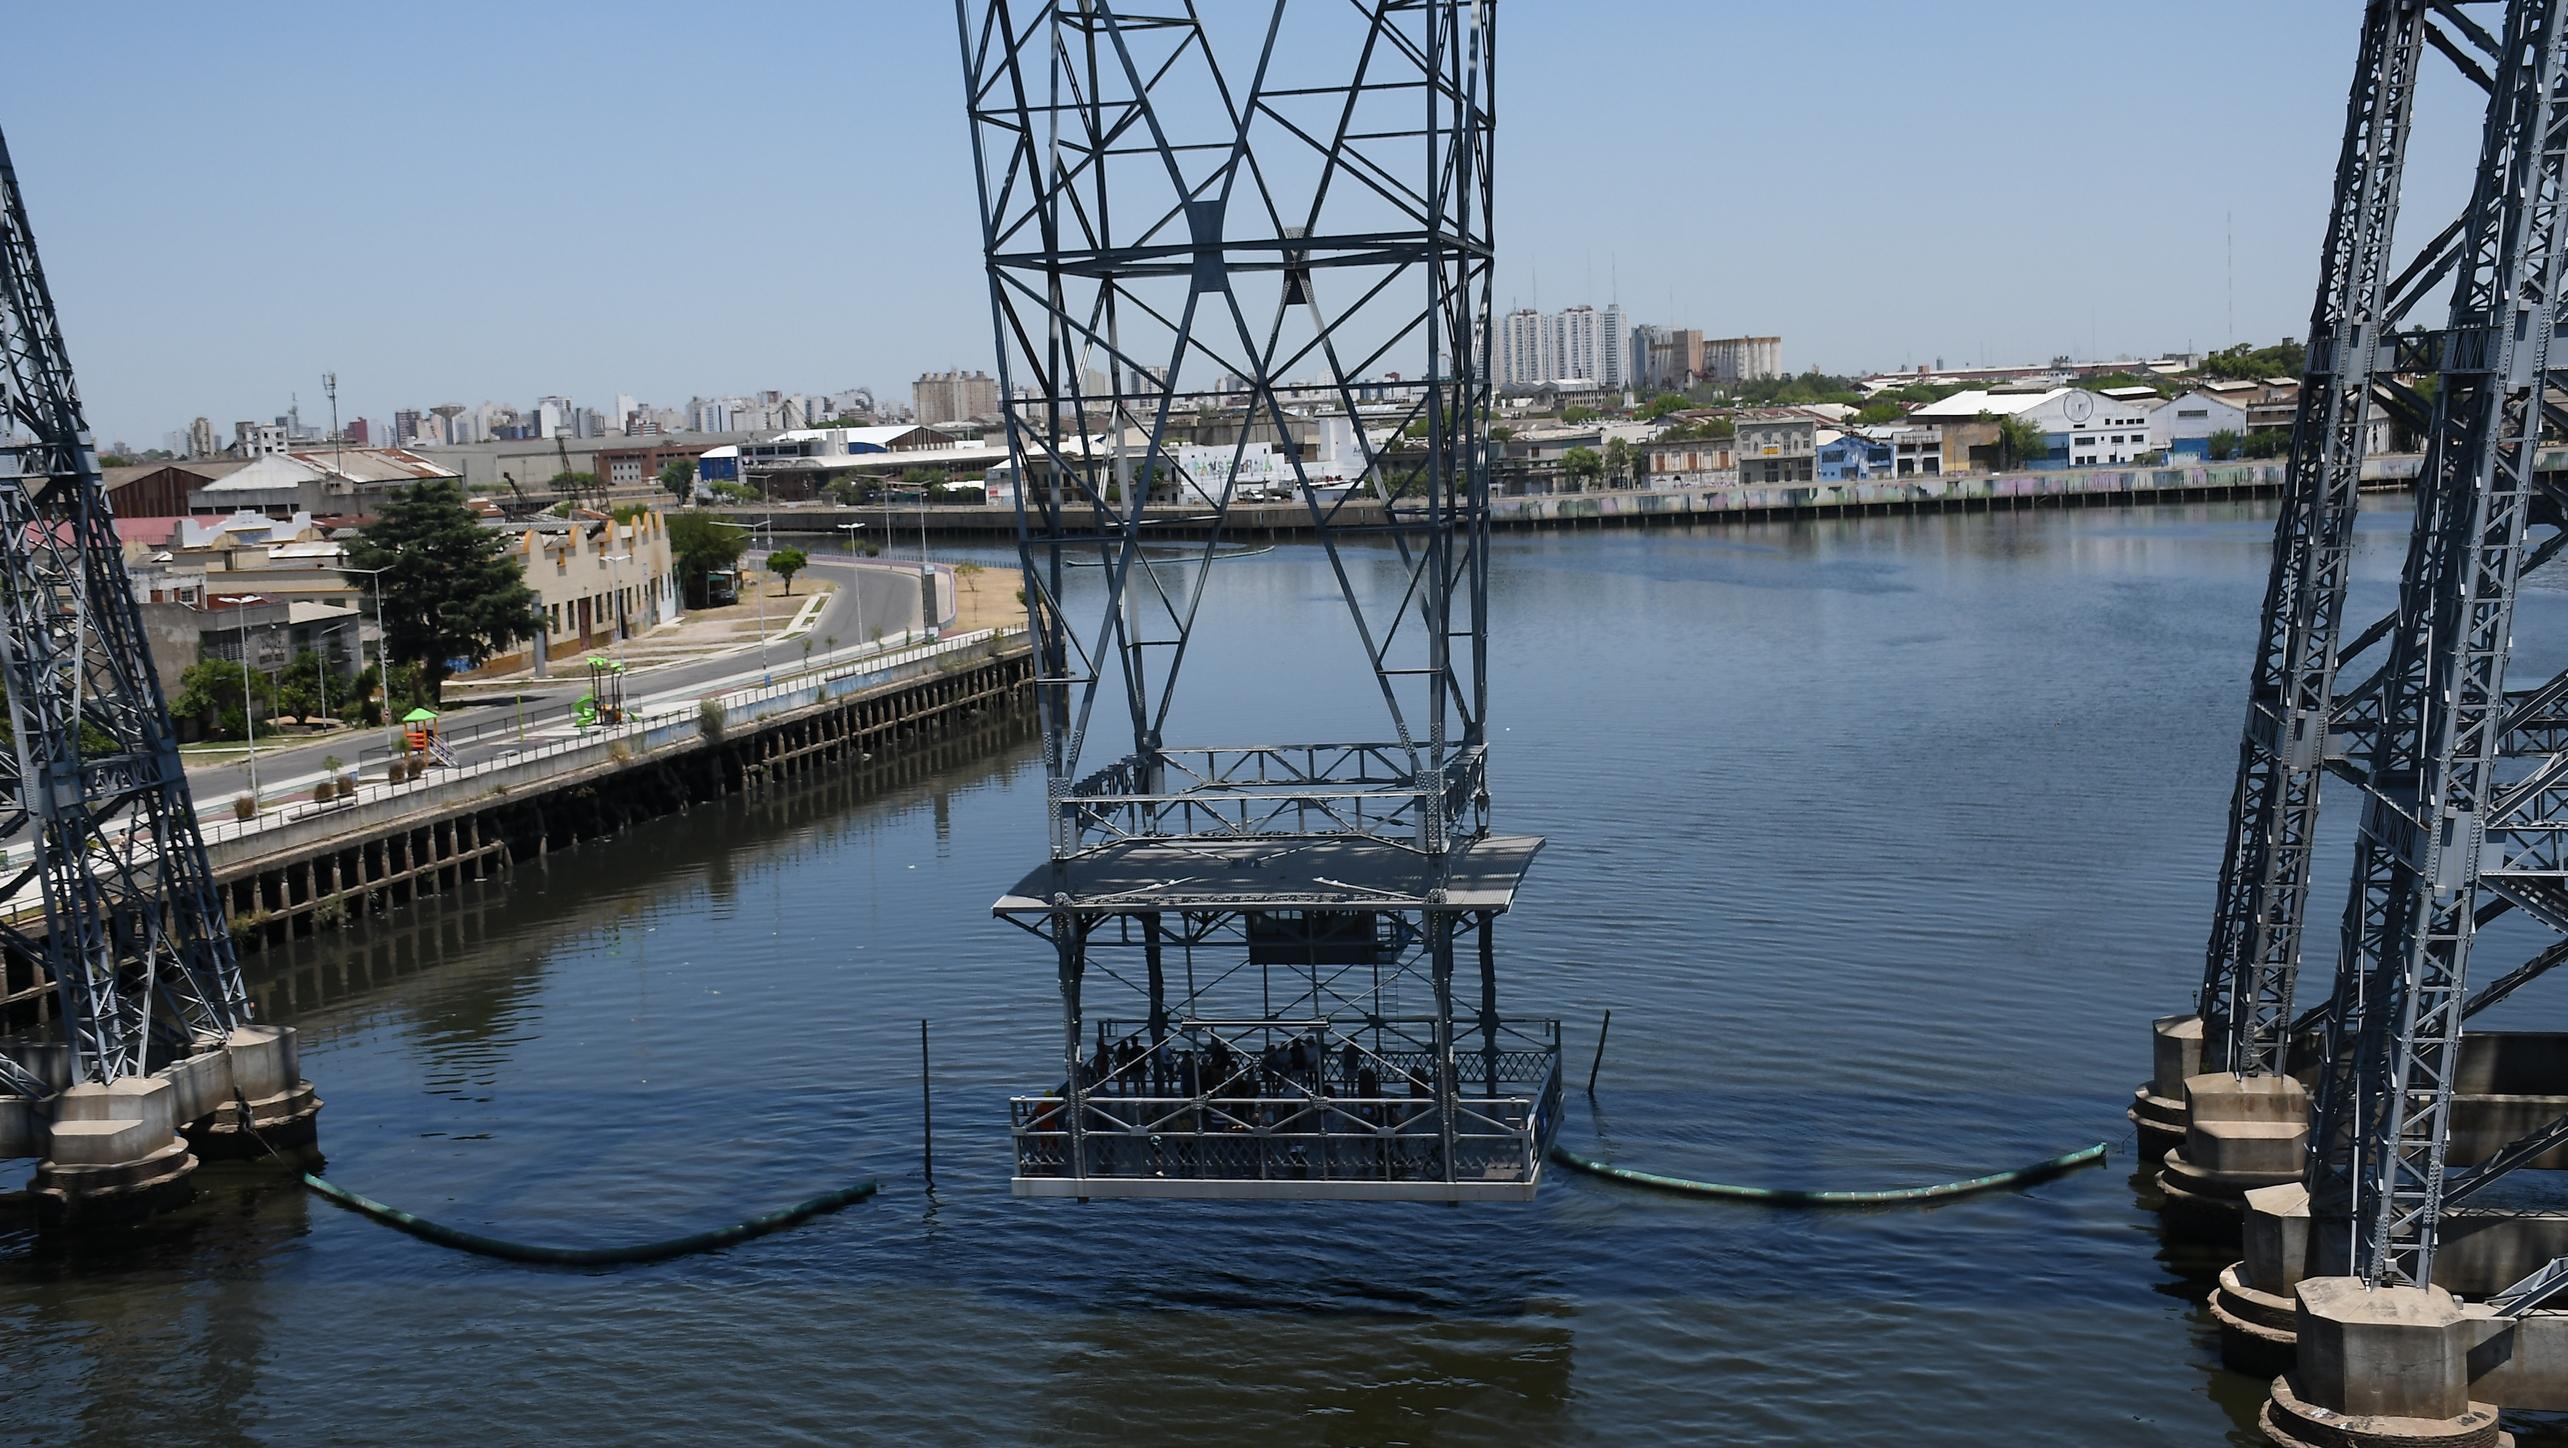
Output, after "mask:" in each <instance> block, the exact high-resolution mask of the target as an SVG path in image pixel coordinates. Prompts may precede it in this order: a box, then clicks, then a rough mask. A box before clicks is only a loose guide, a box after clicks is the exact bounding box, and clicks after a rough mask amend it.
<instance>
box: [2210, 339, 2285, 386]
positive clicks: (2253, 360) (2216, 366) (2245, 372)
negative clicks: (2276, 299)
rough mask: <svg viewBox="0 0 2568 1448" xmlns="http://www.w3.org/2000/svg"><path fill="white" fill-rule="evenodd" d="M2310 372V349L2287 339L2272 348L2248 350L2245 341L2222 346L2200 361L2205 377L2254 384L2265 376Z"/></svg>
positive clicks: (2251, 348)
mask: <svg viewBox="0 0 2568 1448" xmlns="http://www.w3.org/2000/svg"><path fill="white" fill-rule="evenodd" d="M2307 370H2309V348H2308V347H2306V346H2304V345H2303V344H2301V343H2300V342H2299V341H2297V340H2295V339H2292V338H2289V337H2286V338H2284V339H2283V340H2282V341H2280V342H2277V343H2275V344H2274V345H2273V346H2271V347H2250V346H2248V345H2247V344H2246V343H2244V342H2240V343H2238V344H2237V345H2236V346H2232V347H2223V348H2221V349H2220V350H2219V351H2217V352H2214V353H2212V354H2211V355H2210V356H2208V357H2205V358H2204V359H2202V373H2203V375H2204V376H2206V377H2223V378H2229V379H2232V380H2236V381H2247V382H2252V381H2257V380H2260V379H2262V378H2266V377H2298V376H2300V375H2301V374H2302V373H2303V372H2306V371H2307Z"/></svg>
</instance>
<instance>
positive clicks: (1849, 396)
mask: <svg viewBox="0 0 2568 1448" xmlns="http://www.w3.org/2000/svg"><path fill="white" fill-rule="evenodd" d="M1736 395H1737V397H1738V399H1739V400H1740V401H1741V402H1746V403H1750V404H1753V405H1755V406H1758V407H1804V406H1808V405H1809V404H1811V403H1814V402H1842V403H1845V404H1847V405H1848V406H1850V407H1859V406H1861V405H1862V404H1863V401H1864V395H1863V393H1862V391H1860V390H1859V389H1858V388H1857V387H1856V386H1855V379H1853V378H1851V377H1832V376H1829V375H1828V374H1826V373H1824V372H1821V371H1819V370H1818V369H1816V368H1813V369H1811V370H1810V371H1808V372H1804V373H1802V374H1801V375H1800V376H1798V377H1760V378H1757V379H1755V380H1753V381H1749V382H1741V383H1739V384H1738V385H1737V389H1736Z"/></svg>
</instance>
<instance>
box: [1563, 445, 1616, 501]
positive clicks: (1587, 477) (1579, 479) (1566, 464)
mask: <svg viewBox="0 0 2568 1448" xmlns="http://www.w3.org/2000/svg"><path fill="white" fill-rule="evenodd" d="M1560 470H1561V472H1562V473H1563V474H1564V475H1566V476H1567V477H1568V479H1569V480H1570V481H1571V482H1573V483H1576V484H1578V488H1579V491H1580V492H1585V491H1586V490H1587V489H1589V488H1591V487H1594V486H1595V485H1596V480H1597V479H1598V478H1600V477H1602V476H1604V473H1605V459H1604V456H1603V455H1602V454H1600V453H1598V452H1597V451H1596V449H1594V448H1592V447H1574V448H1571V449H1570V450H1569V451H1567V452H1565V453H1562V454H1561V455H1560Z"/></svg>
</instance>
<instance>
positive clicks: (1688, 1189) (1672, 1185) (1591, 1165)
mask: <svg viewBox="0 0 2568 1448" xmlns="http://www.w3.org/2000/svg"><path fill="white" fill-rule="evenodd" d="M1551 1159H1552V1160H1553V1161H1556V1162H1558V1163H1560V1164H1561V1165H1562V1166H1565V1167H1568V1168H1569V1169H1570V1170H1572V1171H1580V1172H1585V1173H1587V1174H1588V1175H1589V1176H1599V1177H1604V1178H1606V1179H1608V1180H1611V1181H1618V1182H1628V1183H1629V1184H1631V1185H1633V1186H1636V1187H1648V1188H1650V1189H1652V1190H1653V1191H1662V1192H1674V1193H1677V1194H1678V1195H1680V1196H1689V1197H1713V1198H1717V1199H1719V1200H1722V1201H1731V1202H1756V1203H1759V1204H1761V1205H1764V1206H1769V1207H1874V1206H1887V1205H1895V1204H1897V1203H1900V1202H1931V1201H1938V1200H1941V1199H1943V1198H1946V1197H1967V1196H1974V1195H1976V1194H1978V1193H1980V1192H1993V1191H2002V1190H2004V1189H2006V1188H2008V1187H2022V1186H2030V1185H2032V1184H2033V1183H2035V1182H2039V1181H2048V1180H2049V1179H2051V1178H2052V1177H2055V1176H2060V1175H2062V1174H2064V1173H2067V1172H2072V1171H2075V1170H2077V1169H2078V1168H2079V1167H2082V1166H2090V1165H2093V1164H2094V1163H2096V1162H2100V1161H2102V1160H2104V1143H2102V1142H2098V1143H2096V1144H2095V1145H2093V1146H2090V1147H2086V1148H2084V1149H2083V1150H2079V1151H2073V1152H2070V1153H2068V1154H2067V1155H2065V1156H2055V1157H2052V1158H2051V1159H2050V1160H2048V1161H2038V1162H2035V1163H2034V1164H2032V1165H2031V1166H2019V1167H2017V1168H2016V1169H2014V1170H2013V1171H2002V1172H1996V1173H1994V1174H1992V1175H1989V1176H1981V1177H1972V1178H1970V1179H1969V1180H1968V1181H1958V1182H1940V1183H1937V1184H1936V1185H1934V1186H1930V1187H1890V1188H1887V1189H1884V1190H1880V1191H1869V1192H1818V1191H1807V1190H1803V1189H1800V1188H1795V1187H1742V1186H1731V1185H1729V1184H1727V1183H1723V1182H1698V1181H1689V1180H1687V1179H1686V1178H1684V1177H1672V1176H1661V1175H1659V1174H1658V1173H1656V1172H1647V1171H1634V1170H1633V1169H1632V1168H1630V1167H1627V1166H1614V1165H1612V1164H1610V1163H1607V1162H1601V1161H1596V1160H1594V1159H1592V1158H1589V1157H1584V1156H1580V1155H1579V1154H1578V1153H1576V1152H1574V1151H1571V1150H1569V1149H1568V1148H1567V1147H1562V1146H1555V1147H1553V1148H1552V1149H1551Z"/></svg>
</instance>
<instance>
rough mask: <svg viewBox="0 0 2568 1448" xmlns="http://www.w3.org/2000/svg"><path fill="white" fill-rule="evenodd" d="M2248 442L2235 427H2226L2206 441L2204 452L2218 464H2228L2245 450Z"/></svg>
mask: <svg viewBox="0 0 2568 1448" xmlns="http://www.w3.org/2000/svg"><path fill="white" fill-rule="evenodd" d="M2246 446H2247V440H2246V439H2245V438H2243V437H2241V436H2239V435H2238V430H2237V429H2236V428H2233V427H2224V428H2222V429H2221V430H2220V431H2218V432H2215V433H2213V434H2212V435H2211V436H2210V437H2208V438H2206V439H2204V450H2205V452H2206V453H2207V454H2208V455H2209V456H2210V458H2211V460H2212V461H2213V462H2216V463H2221V462H2227V461H2229V460H2230V459H2231V458H2234V457H2236V456H2238V455H2239V453H2240V452H2242V451H2243V450H2245V448H2246Z"/></svg>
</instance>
